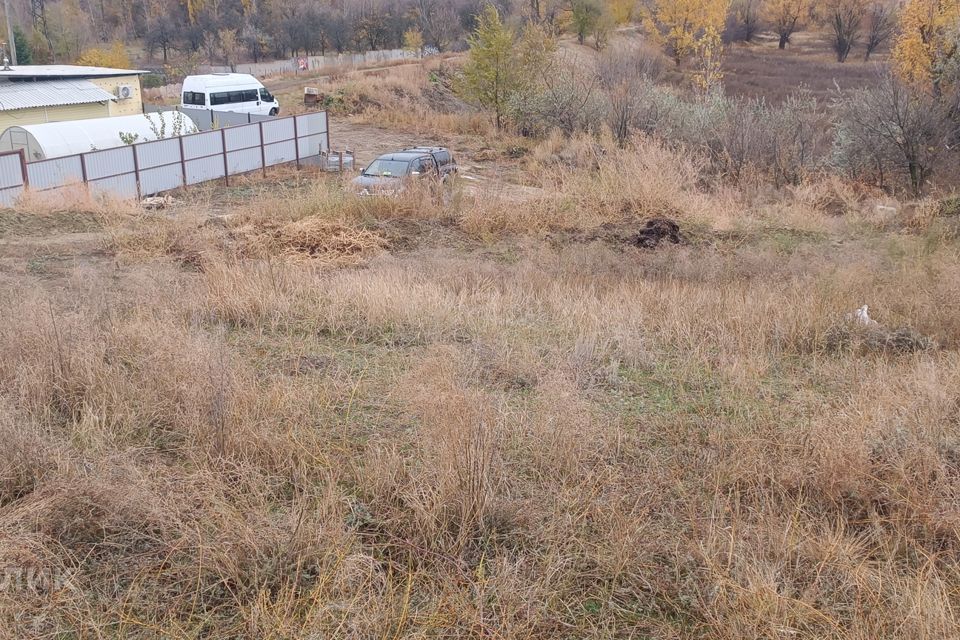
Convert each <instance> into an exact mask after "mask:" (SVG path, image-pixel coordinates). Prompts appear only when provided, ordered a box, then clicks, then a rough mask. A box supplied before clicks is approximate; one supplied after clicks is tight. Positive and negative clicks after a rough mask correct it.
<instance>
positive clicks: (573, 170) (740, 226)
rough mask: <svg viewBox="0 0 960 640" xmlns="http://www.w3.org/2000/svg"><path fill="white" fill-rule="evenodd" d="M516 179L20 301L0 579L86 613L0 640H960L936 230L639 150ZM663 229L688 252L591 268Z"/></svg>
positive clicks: (155, 246) (322, 212) (298, 227)
mask: <svg viewBox="0 0 960 640" xmlns="http://www.w3.org/2000/svg"><path fill="white" fill-rule="evenodd" d="M526 162H527V165H528V166H527V167H526V168H525V169H524V176H525V182H526V184H523V185H512V186H511V188H512V187H523V189H519V190H518V191H511V190H510V189H508V188H504V189H503V190H502V191H500V192H499V193H488V192H484V190H482V189H479V190H470V189H469V185H466V186H460V187H458V189H460V192H459V195H458V196H457V197H455V198H454V197H442V194H441V197H437V194H436V193H433V192H421V191H418V190H410V191H408V192H407V193H405V194H404V195H403V196H402V197H400V198H397V199H361V198H355V197H353V196H351V195H350V194H349V193H348V192H347V191H346V190H345V189H344V186H343V184H342V183H341V182H338V181H337V180H329V181H328V180H311V181H303V182H297V181H296V180H294V179H291V180H290V181H285V182H284V186H283V187H275V188H269V187H268V186H267V183H265V182H262V181H259V180H256V179H254V178H251V179H250V181H249V183H244V184H242V185H239V186H237V185H235V186H234V187H233V188H234V189H237V190H238V191H237V192H229V193H227V192H226V191H225V192H224V193H223V194H221V193H219V192H218V193H212V194H201V195H200V196H198V200H197V201H196V202H194V203H189V202H188V203H184V204H185V205H191V204H192V205H193V208H195V209H198V208H202V207H210V208H211V209H213V207H214V206H219V205H216V203H218V202H223V201H224V197H226V196H228V195H230V193H233V194H234V195H235V197H237V198H238V204H237V205H236V206H230V207H225V208H224V210H216V211H214V213H215V214H216V215H214V216H207V217H206V218H204V217H201V216H195V215H184V214H183V212H179V213H178V212H168V213H167V214H151V215H146V214H144V213H143V212H140V211H128V212H124V213H123V214H122V215H119V216H117V217H116V218H115V219H112V221H111V222H109V223H108V224H106V229H107V231H106V233H105V234H104V244H103V247H104V249H105V250H106V251H108V252H110V253H111V254H112V255H111V257H116V258H120V259H118V260H111V261H110V264H109V268H106V269H105V268H103V267H99V268H98V267H96V266H90V265H86V266H84V267H83V268H82V269H81V270H78V271H77V272H76V273H75V274H69V275H68V276H67V277H64V278H62V279H59V280H56V279H52V278H48V279H46V280H44V279H42V278H34V279H25V280H23V281H22V282H21V283H20V285H19V286H16V287H10V288H7V289H5V290H4V291H2V292H0V450H2V451H3V452H4V453H5V455H4V456H2V457H0V567H8V568H12V569H17V570H27V569H30V568H34V569H42V570H44V571H48V572H56V575H58V576H63V577H64V578H65V581H63V582H62V583H61V582H49V583H44V584H41V585H39V586H38V585H37V584H33V585H29V586H28V585H19V584H14V585H12V586H11V585H10V584H7V585H6V586H5V589H6V590H5V591H4V592H3V598H0V629H3V631H4V632H5V633H4V634H3V635H5V636H7V637H18V638H28V637H32V638H45V637H58V636H60V637H69V636H71V635H72V636H77V637H124V638H129V637H139V638H155V637H177V638H179V637H210V638H237V637H250V638H260V637H264V638H303V637H345V638H366V637H383V636H389V637H393V638H423V637H477V638H481V637H482V638H557V637H585V638H609V637H639V636H642V635H645V636H648V637H663V638H718V639H731V640H732V639H733V638H743V637H836V638H863V639H867V638H879V637H883V638H903V639H908V638H911V639H912V638H950V637H953V636H955V635H956V634H957V629H958V626H960V625H958V620H957V617H956V613H955V612H956V611H957V606H958V605H960V602H958V595H957V594H958V585H960V562H958V560H960V555H958V553H960V547H958V539H957V531H958V523H960V513H958V510H957V500H956V498H957V496H956V484H957V473H958V460H960V457H958V451H957V447H958V442H960V419H958V406H960V404H958V403H960V399H958V395H957V389H958V388H960V358H958V357H957V347H958V345H960V321H958V318H960V308H958V303H957V300H960V295H958V294H960V290H958V283H960V266H958V265H960V261H958V247H957V244H956V238H955V236H952V235H950V234H946V233H941V232H940V231H938V230H937V228H938V225H939V224H940V223H941V222H942V221H936V220H931V219H928V218H929V217H930V216H929V215H928V214H926V213H925V214H923V215H922V216H916V215H915V214H916V211H915V210H911V211H907V212H902V211H901V212H898V213H897V214H896V215H895V216H894V218H891V219H884V220H880V219H878V218H877V217H876V215H875V213H874V212H873V210H872V208H871V206H870V205H871V203H869V202H866V201H863V200H862V199H858V198H856V197H852V196H851V199H850V200H849V203H848V204H847V205H845V210H844V213H843V214H842V215H838V214H837V213H836V211H835V209H836V208H835V207H834V206H833V205H832V204H824V203H832V202H834V201H835V200H836V198H837V197H838V196H837V193H838V188H837V187H836V185H834V186H831V185H824V186H820V187H809V188H807V189H806V190H803V191H797V192H796V193H792V194H781V195H778V196H776V197H771V198H768V199H765V200H762V199H759V198H758V199H751V198H748V197H747V196H746V195H744V194H743V193H741V192H738V191H730V190H728V189H727V188H725V187H724V186H723V185H717V184H711V183H709V181H706V180H705V179H704V178H703V175H702V173H701V172H700V170H699V165H698V162H697V160H696V158H689V157H687V156H685V155H684V154H683V152H682V151H676V150H670V149H666V148H664V147H662V146H660V145H657V144H655V143H651V142H646V141H640V142H638V144H637V146H636V147H634V148H632V149H629V150H626V151H616V150H612V149H605V148H604V145H602V144H600V145H599V146H595V145H594V144H593V143H592V142H589V141H587V140H586V139H583V140H579V141H575V142H574V143H573V144H571V145H569V147H567V146H564V145H560V144H559V142H558V141H556V140H551V141H547V142H545V143H544V144H543V145H542V146H541V147H540V148H538V149H535V150H534V152H533V153H532V154H531V157H530V158H528V159H527V161H526ZM664 167H667V169H668V170H665V169H664ZM238 193H239V195H237V194H238ZM841 195H842V194H841ZM208 196H209V197H208ZM221 196H224V197H221ZM186 197H189V196H186ZM654 215H659V216H667V217H670V218H673V219H675V220H677V221H679V223H680V225H681V227H682V228H683V229H684V232H685V233H686V234H687V235H688V243H687V244H684V245H678V246H674V245H665V246H662V247H660V248H659V249H657V250H654V251H641V250H639V249H636V248H634V247H632V246H630V245H629V244H628V243H627V242H626V241H625V240H624V238H623V237H621V236H619V235H617V234H611V235H605V234H604V233H602V231H603V230H604V229H607V228H609V227H610V225H613V226H614V227H616V228H617V229H619V230H621V231H622V232H623V233H626V230H629V229H636V228H638V227H639V225H640V223H641V222H642V221H643V220H644V219H646V218H648V217H650V216H654ZM918 218H919V219H920V221H921V222H920V223H918V222H916V221H915V220H916V219H918ZM211 220H212V222H211ZM605 225H606V226H605ZM618 233H620V231H618ZM404 234H405V235H404ZM421 234H434V235H439V236H440V240H439V241H434V242H433V243H430V242H423V239H422V238H421V237H420V236H421ZM401 239H402V240H404V242H400V241H399V240H401ZM137 269H146V270H149V271H150V273H151V276H152V277H151V279H149V280H143V281H141V280H133V281H132V282H133V283H134V284H135V283H140V284H139V286H134V284H131V283H130V282H127V281H124V282H121V283H120V284H117V282H116V281H117V280H118V279H123V278H124V277H125V274H127V273H129V272H131V271H135V270H137ZM866 303H868V304H869V305H870V307H871V313H872V314H873V316H874V318H875V319H876V320H878V321H879V322H880V323H881V324H882V326H883V327H884V330H890V331H894V330H897V329H909V330H910V331H913V332H916V333H917V334H920V335H922V336H924V337H926V338H929V339H930V341H931V342H930V346H925V347H924V348H922V349H919V348H918V349H916V350H912V351H911V350H909V349H902V350H893V349H887V348H883V345H882V344H879V343H876V342H871V340H869V339H868V338H869V335H862V334H861V333H860V332H862V331H865V330H862V329H860V328H858V327H856V326H855V325H851V324H850V323H849V322H848V321H846V320H845V319H844V318H845V316H846V314H848V313H849V312H850V311H851V310H853V309H854V308H856V307H859V306H860V305H862V304H866ZM878 330H879V329H878ZM837 336H841V337H842V338H843V340H840V339H838V338H837ZM934 343H935V346H933V345H934Z"/></svg>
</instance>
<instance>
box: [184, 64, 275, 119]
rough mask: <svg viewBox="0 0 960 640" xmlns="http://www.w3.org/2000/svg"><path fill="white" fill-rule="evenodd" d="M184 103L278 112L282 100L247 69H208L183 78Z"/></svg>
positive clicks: (214, 108) (228, 109)
mask: <svg viewBox="0 0 960 640" xmlns="http://www.w3.org/2000/svg"><path fill="white" fill-rule="evenodd" d="M182 106H184V107H188V108H191V109H212V110H214V111H238V112H240V113H254V114H257V115H262V116H265V115H271V116H275V115H278V114H279V113H280V104H279V103H278V102H277V99H276V98H274V97H273V95H272V94H271V93H270V92H269V91H267V89H266V87H264V86H263V85H262V84H261V83H260V81H259V80H257V79H256V78H254V77H253V76H251V75H249V74H246V73H208V74H206V75H202V76H187V77H186V78H185V79H184V81H183V101H182Z"/></svg>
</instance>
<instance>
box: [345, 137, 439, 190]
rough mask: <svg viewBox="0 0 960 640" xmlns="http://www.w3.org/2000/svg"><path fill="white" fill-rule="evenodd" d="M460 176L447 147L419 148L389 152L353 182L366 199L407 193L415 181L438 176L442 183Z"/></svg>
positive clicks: (372, 163)
mask: <svg viewBox="0 0 960 640" xmlns="http://www.w3.org/2000/svg"><path fill="white" fill-rule="evenodd" d="M455 173H457V163H456V161H455V160H454V159H453V154H452V153H450V151H449V150H447V149H444V148H443V147H415V148H412V149H405V150H404V151H398V152H396V153H386V154H384V155H382V156H380V157H379V158H377V159H376V160H374V161H373V162H371V163H370V166H368V167H367V168H366V169H364V170H363V171H362V172H361V173H360V175H359V176H357V177H356V178H354V179H353V182H352V184H353V187H354V190H355V191H356V192H357V193H358V194H360V195H363V196H369V195H392V194H396V193H400V192H401V191H403V188H404V184H405V183H406V182H408V181H409V180H410V179H411V178H422V177H428V176H431V177H434V178H438V179H440V180H444V179H446V177H447V176H449V175H451V174H455Z"/></svg>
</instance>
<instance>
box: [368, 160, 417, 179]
mask: <svg viewBox="0 0 960 640" xmlns="http://www.w3.org/2000/svg"><path fill="white" fill-rule="evenodd" d="M409 166H410V163H409V162H402V161H400V160H374V161H373V163H372V164H371V165H370V166H369V167H367V170H366V171H364V172H363V175H365V176H379V177H381V178H395V177H399V176H405V175H407V167H409Z"/></svg>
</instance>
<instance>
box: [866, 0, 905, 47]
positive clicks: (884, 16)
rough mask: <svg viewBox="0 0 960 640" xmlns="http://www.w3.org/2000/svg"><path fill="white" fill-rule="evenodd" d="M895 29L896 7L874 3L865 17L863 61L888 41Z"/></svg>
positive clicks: (883, 3) (889, 3)
mask: <svg viewBox="0 0 960 640" xmlns="http://www.w3.org/2000/svg"><path fill="white" fill-rule="evenodd" d="M896 29H897V5H895V4H893V3H892V2H874V3H873V4H872V5H871V7H870V11H869V13H868V15H867V41H866V43H865V44H866V51H865V52H864V54H863V59H864V60H869V59H870V55H871V54H873V52H874V51H876V50H877V49H879V48H880V46H881V45H882V44H883V43H884V42H886V41H887V40H889V39H890V37H891V36H892V35H893V33H894V31H896Z"/></svg>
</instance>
